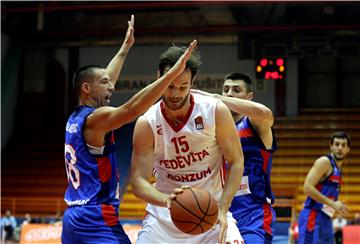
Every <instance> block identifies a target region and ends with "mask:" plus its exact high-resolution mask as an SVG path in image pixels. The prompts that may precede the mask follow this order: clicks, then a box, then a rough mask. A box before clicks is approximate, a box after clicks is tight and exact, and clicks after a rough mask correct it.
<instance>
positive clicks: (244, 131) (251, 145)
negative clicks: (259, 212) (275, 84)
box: [230, 117, 276, 212]
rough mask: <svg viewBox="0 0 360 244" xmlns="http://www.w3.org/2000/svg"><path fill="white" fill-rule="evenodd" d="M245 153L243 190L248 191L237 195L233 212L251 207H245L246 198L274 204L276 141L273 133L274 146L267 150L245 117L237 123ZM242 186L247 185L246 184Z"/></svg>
mask: <svg viewBox="0 0 360 244" xmlns="http://www.w3.org/2000/svg"><path fill="white" fill-rule="evenodd" d="M236 128H237V131H238V134H239V137H240V141H241V145H242V149H243V153H244V174H243V178H244V179H246V178H247V180H246V184H248V186H246V185H243V186H242V187H241V188H243V189H244V188H246V187H248V188H249V190H248V191H243V193H241V194H236V195H235V197H234V200H233V202H232V205H231V208H230V210H231V211H235V212H236V211H239V210H241V208H244V207H250V206H244V205H243V203H242V202H243V200H242V199H243V198H242V197H244V196H247V197H249V196H250V195H251V198H252V200H253V202H254V203H269V204H270V203H273V202H274V199H275V197H274V194H273V192H272V190H271V186H270V174H271V167H272V154H273V152H274V151H275V150H276V140H275V136H274V133H273V132H272V133H273V144H272V147H271V148H270V149H266V147H265V146H264V144H263V142H262V140H261V138H260V136H259V135H258V133H257V132H256V130H255V129H254V127H253V126H252V124H251V122H250V120H249V118H248V117H243V118H242V119H241V120H240V121H238V122H237V123H236ZM242 184H245V183H244V182H243V183H242Z"/></svg>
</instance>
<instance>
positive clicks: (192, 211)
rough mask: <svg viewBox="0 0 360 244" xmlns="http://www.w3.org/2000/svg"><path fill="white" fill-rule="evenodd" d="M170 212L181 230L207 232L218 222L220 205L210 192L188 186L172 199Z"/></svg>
mask: <svg viewBox="0 0 360 244" xmlns="http://www.w3.org/2000/svg"><path fill="white" fill-rule="evenodd" d="M170 214H171V219H172V221H173V223H174V224H175V226H176V227H177V228H178V229H179V230H181V231H182V232H184V233H187V234H192V235H197V234H201V233H204V232H206V231H207V230H209V229H210V228H211V227H213V226H214V224H216V222H217V219H218V206H217V202H216V199H215V197H214V196H213V195H212V194H211V193H210V192H208V191H206V190H202V189H197V188H186V189H184V190H183V192H182V193H179V194H177V195H176V198H175V199H174V200H172V201H171V205H170Z"/></svg>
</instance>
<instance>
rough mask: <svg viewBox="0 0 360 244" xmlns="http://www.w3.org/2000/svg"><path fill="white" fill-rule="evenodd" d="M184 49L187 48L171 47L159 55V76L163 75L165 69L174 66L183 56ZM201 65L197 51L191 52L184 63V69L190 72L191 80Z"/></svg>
mask: <svg viewBox="0 0 360 244" xmlns="http://www.w3.org/2000/svg"><path fill="white" fill-rule="evenodd" d="M186 49H187V47H184V46H183V47H177V46H172V47H170V48H169V49H168V50H166V51H165V52H163V53H162V54H161V55H160V60H159V72H160V76H162V75H164V73H165V69H166V68H167V67H170V68H171V67H172V66H174V65H175V63H176V62H177V61H178V59H179V58H180V57H181V55H183V53H184V52H185V51H186ZM201 64H202V62H201V55H200V53H199V52H198V51H197V50H193V52H192V53H191V56H190V58H189V60H188V61H187V62H186V68H189V69H190V71H191V80H193V79H194V77H195V75H196V73H197V72H198V69H199V67H200V65H201Z"/></svg>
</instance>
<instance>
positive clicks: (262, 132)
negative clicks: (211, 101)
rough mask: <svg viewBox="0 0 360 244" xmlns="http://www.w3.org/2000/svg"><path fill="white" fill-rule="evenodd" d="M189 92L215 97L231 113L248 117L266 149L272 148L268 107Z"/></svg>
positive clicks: (271, 123) (247, 101)
mask: <svg viewBox="0 0 360 244" xmlns="http://www.w3.org/2000/svg"><path fill="white" fill-rule="evenodd" d="M191 91H192V92H194V93H199V94H202V95H205V96H211V97H215V98H217V99H219V100H221V101H222V102H223V103H225V105H226V106H227V107H228V108H229V109H230V110H231V111H233V112H235V113H238V114H241V115H244V116H247V117H249V118H250V121H251V124H252V125H253V126H254V127H255V129H256V131H257V132H258V134H259V136H260V138H261V140H262V141H263V143H264V145H265V146H266V148H271V147H272V141H273V135H272V131H271V127H272V126H273V124H274V116H273V113H272V112H271V110H270V109H269V108H268V107H266V106H265V105H263V104H261V103H257V102H253V101H250V100H246V99H240V98H236V97H226V96H222V95H219V94H211V93H208V92H204V91H199V90H191Z"/></svg>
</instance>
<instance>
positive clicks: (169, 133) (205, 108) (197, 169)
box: [144, 94, 224, 200]
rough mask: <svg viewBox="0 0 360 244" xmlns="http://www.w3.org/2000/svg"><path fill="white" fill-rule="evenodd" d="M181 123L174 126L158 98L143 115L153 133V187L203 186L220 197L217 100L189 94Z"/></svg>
mask: <svg viewBox="0 0 360 244" xmlns="http://www.w3.org/2000/svg"><path fill="white" fill-rule="evenodd" d="M190 99H191V105H190V108H189V111H188V113H187V115H186V116H185V118H184V121H183V124H180V125H178V126H176V125H174V124H173V123H172V122H171V120H170V119H168V117H167V116H166V113H165V111H164V109H162V108H163V106H165V104H164V103H163V101H160V102H158V103H156V104H155V105H153V106H152V107H151V108H150V109H149V110H148V111H147V112H146V113H145V114H144V117H145V118H146V119H147V120H148V122H149V124H150V126H151V128H152V130H153V133H154V139H155V144H154V162H153V168H154V175H155V178H156V188H157V189H158V190H159V191H161V192H164V193H171V192H172V191H173V190H174V189H175V188H176V187H180V186H181V185H189V186H192V187H197V188H202V189H206V190H208V191H209V192H211V193H212V194H214V196H215V198H216V199H217V200H219V199H220V197H221V194H222V190H223V182H224V181H223V174H222V172H223V171H222V158H223V157H222V153H221V150H220V147H219V145H218V143H217V141H216V132H215V110H216V105H217V103H218V102H219V100H217V99H214V98H210V97H205V96H202V95H199V94H191V95H190Z"/></svg>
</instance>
